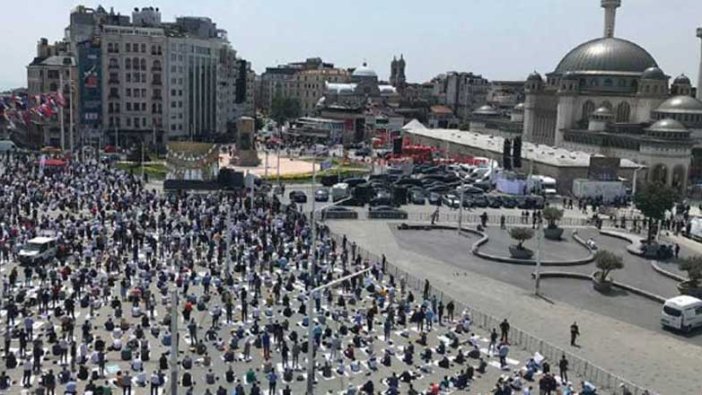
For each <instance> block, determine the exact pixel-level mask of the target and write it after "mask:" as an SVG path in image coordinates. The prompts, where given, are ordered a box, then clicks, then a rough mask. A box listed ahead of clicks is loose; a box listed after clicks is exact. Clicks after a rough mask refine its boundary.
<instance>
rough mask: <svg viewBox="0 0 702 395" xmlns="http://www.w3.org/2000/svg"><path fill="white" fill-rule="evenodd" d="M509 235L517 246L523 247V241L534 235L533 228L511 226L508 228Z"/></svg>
mask: <svg viewBox="0 0 702 395" xmlns="http://www.w3.org/2000/svg"><path fill="white" fill-rule="evenodd" d="M509 236H510V237H511V238H513V239H514V240H516V241H517V248H519V249H520V250H521V249H523V248H524V246H523V245H522V244H523V243H524V242H525V241H527V240H530V239H531V238H532V237H534V230H533V229H529V228H521V227H520V228H512V229H510V230H509Z"/></svg>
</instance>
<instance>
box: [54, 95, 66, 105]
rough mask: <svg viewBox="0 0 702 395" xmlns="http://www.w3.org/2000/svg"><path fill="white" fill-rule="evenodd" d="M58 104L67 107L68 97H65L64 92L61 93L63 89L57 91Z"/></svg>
mask: <svg viewBox="0 0 702 395" xmlns="http://www.w3.org/2000/svg"><path fill="white" fill-rule="evenodd" d="M56 104H58V105H59V106H61V107H66V98H64V97H63V93H61V91H59V92H57V93H56Z"/></svg>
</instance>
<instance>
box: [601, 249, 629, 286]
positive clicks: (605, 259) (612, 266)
mask: <svg viewBox="0 0 702 395" xmlns="http://www.w3.org/2000/svg"><path fill="white" fill-rule="evenodd" d="M595 264H596V266H597V268H598V269H599V273H598V276H599V280H600V282H605V281H607V277H609V274H610V273H611V272H612V271H614V270H619V269H623V268H624V261H623V259H622V257H621V256H619V255H615V254H614V253H612V252H609V251H607V250H599V251H597V253H595Z"/></svg>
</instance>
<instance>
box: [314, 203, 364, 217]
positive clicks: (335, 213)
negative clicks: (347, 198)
mask: <svg viewBox="0 0 702 395" xmlns="http://www.w3.org/2000/svg"><path fill="white" fill-rule="evenodd" d="M321 211H322V218H329V219H335V218H338V219H357V218H358V213H357V212H356V211H355V210H353V209H350V208H348V207H343V206H329V207H325V208H323V209H322V210H321Z"/></svg>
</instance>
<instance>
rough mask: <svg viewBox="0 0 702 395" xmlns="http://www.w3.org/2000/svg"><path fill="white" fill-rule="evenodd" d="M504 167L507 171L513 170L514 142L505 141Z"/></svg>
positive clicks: (503, 152)
mask: <svg viewBox="0 0 702 395" xmlns="http://www.w3.org/2000/svg"><path fill="white" fill-rule="evenodd" d="M502 167H503V168H504V169H505V170H512V142H510V141H509V139H505V141H504V144H503V146H502Z"/></svg>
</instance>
